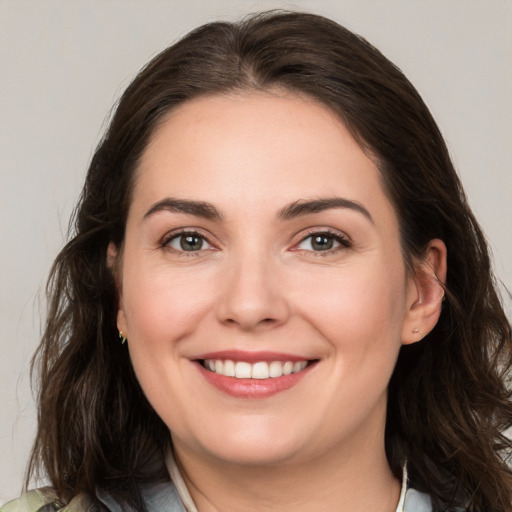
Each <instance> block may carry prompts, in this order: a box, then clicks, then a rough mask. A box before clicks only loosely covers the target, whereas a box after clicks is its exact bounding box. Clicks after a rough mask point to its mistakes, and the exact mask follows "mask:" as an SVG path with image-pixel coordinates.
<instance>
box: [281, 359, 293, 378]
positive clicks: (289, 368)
mask: <svg viewBox="0 0 512 512" xmlns="http://www.w3.org/2000/svg"><path fill="white" fill-rule="evenodd" d="M292 372H293V363H292V362H291V361H286V363H284V364H283V375H290V373H292Z"/></svg>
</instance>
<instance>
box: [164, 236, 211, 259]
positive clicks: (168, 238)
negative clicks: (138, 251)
mask: <svg viewBox="0 0 512 512" xmlns="http://www.w3.org/2000/svg"><path fill="white" fill-rule="evenodd" d="M187 236H189V237H197V238H199V239H201V240H202V242H203V243H207V244H208V245H209V246H210V247H208V248H203V247H201V248H200V249H198V250H197V251H187V250H185V249H181V250H180V249H177V248H174V247H171V245H170V243H171V242H172V241H173V240H179V239H180V238H184V237H187ZM160 245H161V246H162V248H164V249H168V250H171V251H173V252H174V253H176V254H180V255H183V256H199V254H200V253H201V252H202V251H207V250H211V249H215V246H214V245H213V244H212V243H211V242H210V241H209V240H208V238H207V237H206V236H204V235H203V234H201V233H199V232H198V231H196V230H193V229H180V230H178V231H173V232H172V233H169V234H167V235H166V236H165V237H164V238H163V239H162V241H161V243H160Z"/></svg>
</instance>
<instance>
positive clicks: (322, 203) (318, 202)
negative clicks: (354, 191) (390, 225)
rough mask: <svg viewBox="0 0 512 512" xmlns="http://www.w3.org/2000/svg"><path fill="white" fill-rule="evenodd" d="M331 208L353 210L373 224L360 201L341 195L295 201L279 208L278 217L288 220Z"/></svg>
mask: <svg viewBox="0 0 512 512" xmlns="http://www.w3.org/2000/svg"><path fill="white" fill-rule="evenodd" d="M332 208H348V209H350V210H354V211H356V212H359V213H361V214H363V215H364V216H365V217H366V218H367V219H368V220H369V221H370V222H371V223H372V224H374V220H373V217H372V216H371V214H370V212H369V211H368V210H367V209H366V208H365V207H364V206H363V205H362V204H361V203H358V202H357V201H351V200H350V199H345V198H342V197H327V198H320V199H313V200H311V201H304V200H299V201H295V202H294V203H291V204H290V205H288V206H286V207H285V208H283V209H282V210H280V212H279V214H278V218H279V219H281V220H290V219H293V218H295V217H299V216H301V215H308V214H310V213H319V212H322V211H324V210H330V209H332Z"/></svg>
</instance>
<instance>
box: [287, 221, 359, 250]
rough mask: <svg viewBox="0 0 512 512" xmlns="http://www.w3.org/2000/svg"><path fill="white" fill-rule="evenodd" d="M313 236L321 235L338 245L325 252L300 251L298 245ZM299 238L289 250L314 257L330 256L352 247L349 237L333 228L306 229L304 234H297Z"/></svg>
mask: <svg viewBox="0 0 512 512" xmlns="http://www.w3.org/2000/svg"><path fill="white" fill-rule="evenodd" d="M314 235H323V236H327V237H330V238H334V240H336V241H337V242H338V243H339V244H340V245H339V246H338V247H335V248H333V249H327V250H325V251H312V250H308V249H301V248H300V247H299V245H300V244H301V243H302V242H304V241H305V240H307V239H308V238H310V237H312V236H314ZM299 236H300V238H299V240H298V241H297V242H295V243H294V244H293V246H292V248H291V250H292V251H307V252H311V253H315V255H322V254H323V255H326V254H331V253H333V252H337V251H338V250H341V249H347V248H349V247H351V246H352V240H351V239H350V237H349V236H348V235H347V234H345V233H343V232H342V231H338V230H337V229H333V228H326V227H313V228H308V229H307V230H306V231H305V232H304V231H302V232H301V233H300V234H299Z"/></svg>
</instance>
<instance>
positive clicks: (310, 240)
mask: <svg viewBox="0 0 512 512" xmlns="http://www.w3.org/2000/svg"><path fill="white" fill-rule="evenodd" d="M348 245H349V244H348V241H347V240H346V239H345V238H343V237H342V236H341V235H337V234H336V235H335V234H332V233H313V234H311V235H309V236H307V237H306V238H304V239H303V240H302V241H301V242H300V244H299V245H298V248H299V249H301V250H305V251H313V252H325V251H330V250H336V249H338V248H342V247H348Z"/></svg>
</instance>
